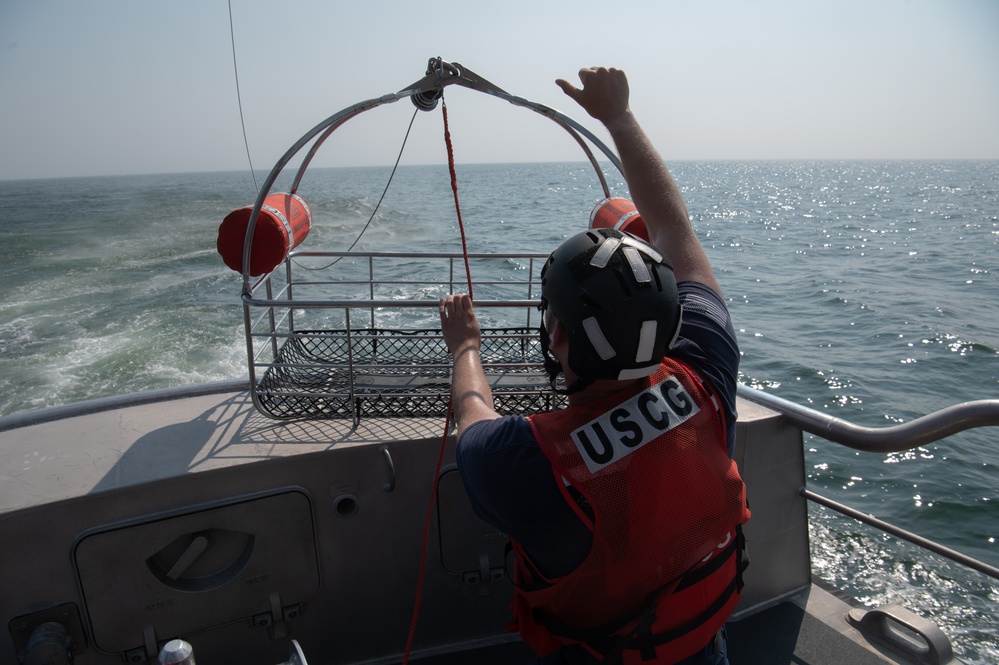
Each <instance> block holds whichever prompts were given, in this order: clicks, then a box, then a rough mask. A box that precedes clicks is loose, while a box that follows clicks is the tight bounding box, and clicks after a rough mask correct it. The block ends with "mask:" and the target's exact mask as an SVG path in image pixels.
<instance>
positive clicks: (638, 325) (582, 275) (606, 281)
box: [541, 229, 680, 393]
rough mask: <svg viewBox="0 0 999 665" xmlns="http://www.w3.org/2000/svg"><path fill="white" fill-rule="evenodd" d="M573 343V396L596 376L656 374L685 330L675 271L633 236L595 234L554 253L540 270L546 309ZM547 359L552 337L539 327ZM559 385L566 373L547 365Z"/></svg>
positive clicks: (573, 240)
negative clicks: (577, 379) (577, 381)
mask: <svg viewBox="0 0 999 665" xmlns="http://www.w3.org/2000/svg"><path fill="white" fill-rule="evenodd" d="M548 308H550V309H551V311H552V314H553V315H554V316H555V318H556V319H558V320H559V322H560V323H561V324H562V326H563V328H564V329H565V332H566V335H567V337H568V340H569V366H570V367H572V370H573V372H574V373H575V374H576V375H578V376H579V377H580V379H581V380H582V381H581V384H580V385H578V386H572V387H570V388H569V391H568V392H570V393H571V392H575V391H576V390H579V389H581V388H583V387H585V386H586V385H588V384H589V383H591V382H593V381H595V380H597V379H618V380H624V379H637V378H640V377H643V376H648V375H649V374H652V373H653V372H655V371H656V369H657V368H658V367H659V363H660V362H662V359H663V358H664V357H665V356H666V353H667V351H669V349H670V347H671V346H672V345H673V342H674V341H675V340H676V335H677V332H678V331H679V329H680V300H679V297H678V295H677V289H676V278H675V277H674V276H673V267H672V266H671V265H670V264H669V262H668V261H667V260H666V258H665V257H663V256H662V254H660V253H659V252H658V251H657V250H656V249H655V248H653V247H652V246H650V245H649V244H647V243H645V242H644V241H642V240H640V239H639V238H637V237H636V236H633V235H631V234H630V233H623V232H621V231H618V230H615V229H590V230H588V231H585V232H583V233H579V234H577V235H574V236H572V237H571V238H569V239H568V240H566V241H565V242H564V243H562V244H561V245H560V246H559V247H558V249H556V250H555V251H554V252H552V254H551V256H549V257H548V261H547V262H545V265H544V267H543V268H542V269H541V309H542V310H545V309H548ZM541 327H542V330H541V343H542V348H543V349H544V351H545V354H546V356H547V353H548V351H547V347H548V332H547V331H546V330H545V329H544V322H543V321H542V324H541ZM546 366H548V369H549V374H551V375H552V377H551V378H552V384H553V386H554V383H555V380H554V379H555V376H554V375H556V374H557V373H558V371H560V370H561V368H560V367H558V363H557V362H551V361H550V362H547V363H546Z"/></svg>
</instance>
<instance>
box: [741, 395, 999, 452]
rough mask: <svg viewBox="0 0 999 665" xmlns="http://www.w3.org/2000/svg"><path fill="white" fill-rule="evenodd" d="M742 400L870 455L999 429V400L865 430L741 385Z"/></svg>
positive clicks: (954, 408)
mask: <svg viewBox="0 0 999 665" xmlns="http://www.w3.org/2000/svg"><path fill="white" fill-rule="evenodd" d="M738 394H739V396H740V397H742V398H744V399H747V400H749V401H750V402H755V403H756V404H760V405H762V406H765V407H768V408H770V409H773V410H774V411H777V412H778V413H780V414H781V415H783V416H784V418H785V420H787V422H788V423H790V424H791V425H794V426H795V427H798V428H800V429H801V430H803V431H805V432H808V433H809V434H815V435H816V436H821V437H822V438H823V439H827V440H829V441H832V442H834V443H839V444H841V445H844V446H846V447H847V448H852V449H854V450H861V451H863V452H868V453H898V452H902V451H905V450H912V449H913V448H918V447H919V446H922V445H924V444H927V443H932V442H934V441H938V440H940V439H943V438H946V437H948V436H951V435H952V434H957V433H958V432H963V431H965V430H968V429H974V428H976V427H999V399H983V400H976V401H973V402H964V403H962V404H956V405H954V406H949V407H947V408H945V409H941V410H939V411H935V412H933V413H931V414H929V415H926V416H922V417H921V418H916V419H915V420H913V421H911V422H907V423H902V424H901V425H893V426H890V427H865V426H863V425H857V424H855V423H851V422H849V421H847V420H843V419H842V418H836V417H834V416H830V415H828V414H825V413H822V412H821V411H816V410H815V409H809V408H808V407H804V406H801V405H800V404H795V403H794V402H791V401H789V400H786V399H783V398H781V397H777V396H775V395H770V394H768V393H765V392H762V391H760V390H756V389H754V388H750V387H749V386H745V385H740V386H739V388H738Z"/></svg>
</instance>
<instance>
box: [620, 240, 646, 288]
mask: <svg viewBox="0 0 999 665" xmlns="http://www.w3.org/2000/svg"><path fill="white" fill-rule="evenodd" d="M624 258H626V259H627V260H628V265H630V266H631V272H632V273H633V274H634V275H635V281H636V282H638V283H639V284H648V283H649V282H651V281H652V274H651V273H650V272H649V269H648V268H647V267H646V266H645V261H644V260H643V259H642V255H641V254H639V253H638V250H637V249H635V248H634V247H625V248H624Z"/></svg>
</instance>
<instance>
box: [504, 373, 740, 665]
mask: <svg viewBox="0 0 999 665" xmlns="http://www.w3.org/2000/svg"><path fill="white" fill-rule="evenodd" d="M528 420H529V422H530V424H531V427H532V429H533V431H534V435H535V438H536V439H537V441H538V444H539V445H540V446H541V449H542V451H543V452H544V454H545V456H546V457H547V458H548V460H549V461H550V462H551V464H552V468H553V470H554V473H555V476H556V479H557V481H558V484H559V487H560V488H561V489H562V493H563V496H564V497H565V499H566V501H567V503H568V504H569V505H570V506H571V507H572V508H573V510H574V511H575V512H576V514H577V515H578V516H579V518H580V519H581V520H583V522H584V523H585V524H586V525H587V526H588V527H589V528H590V530H591V532H592V534H593V544H592V546H591V548H590V552H589V554H588V555H587V557H586V559H585V560H584V561H583V563H581V564H580V565H579V566H578V567H577V568H576V569H575V570H574V571H572V572H571V573H569V574H568V575H566V576H564V577H561V578H558V579H554V580H549V579H545V578H544V576H542V575H541V574H540V573H539V571H538V570H537V568H536V567H535V566H534V565H533V563H532V562H531V559H530V557H529V555H528V554H527V553H526V552H525V551H524V549H523V547H521V546H520V544H519V543H517V542H516V541H514V542H513V543H512V545H513V551H514V553H515V558H514V582H515V592H514V598H513V603H512V609H513V613H514V624H513V626H514V627H516V629H517V630H519V631H520V633H521V636H522V637H523V639H524V641H525V642H527V643H528V644H529V645H530V646H531V647H532V648H533V649H534V650H535V651H536V652H537V653H538V654H540V655H541V656H546V655H548V654H549V653H552V652H553V651H555V650H557V649H559V648H560V647H562V646H566V645H569V644H581V645H582V646H583V647H585V648H586V649H587V650H588V651H590V652H591V653H592V654H593V655H594V656H596V657H597V658H599V659H608V660H613V659H614V658H615V657H617V656H620V657H621V662H623V663H625V664H626V665H627V664H631V663H641V662H648V661H654V662H661V663H673V662H676V661H679V660H682V659H683V658H686V657H688V656H691V655H693V654H694V653H696V652H697V651H698V650H700V649H702V648H704V647H705V645H707V644H708V643H709V642H710V641H711V639H712V637H713V636H714V635H715V633H717V632H718V630H719V629H720V628H721V627H722V625H724V623H725V621H726V620H727V619H728V617H729V615H731V613H732V611H733V610H734V609H735V606H736V604H737V603H738V601H739V591H740V589H741V569H742V566H741V561H742V556H741V554H742V552H741V549H742V548H741V545H742V538H741V529H739V528H738V527H739V525H741V524H742V523H744V522H745V521H746V520H747V519H749V509H748V508H747V506H746V490H745V485H744V484H743V482H742V479H741V478H740V477H739V472H738V470H737V468H736V465H735V462H733V461H732V459H731V458H730V457H729V456H728V453H727V450H726V438H725V421H724V418H723V417H722V414H721V411H720V406H719V405H718V399H717V397H715V396H714V395H713V394H712V393H711V392H710V389H709V388H708V387H707V386H706V385H705V384H703V383H702V382H701V380H700V378H699V377H698V375H697V374H696V373H695V372H694V370H693V369H691V368H690V367H688V366H687V365H686V364H684V363H682V362H680V361H677V360H672V359H669V358H667V359H666V360H664V361H663V363H662V365H661V366H660V368H659V370H658V371H657V372H656V373H655V374H653V375H652V376H651V377H648V378H647V379H644V380H643V381H641V382H640V383H639V384H638V385H637V386H635V387H634V388H629V389H627V390H626V391H622V392H621V393H617V394H615V395H611V396H609V397H607V398H603V399H600V400H594V401H593V402H586V403H583V404H579V405H576V406H573V407H570V408H568V409H565V410H563V411H558V412H552V413H544V414H538V415H535V416H532V417H530V418H529V419H528ZM569 486H571V487H573V488H575V490H576V491H577V492H579V493H580V494H581V495H582V496H583V497H584V498H585V500H586V501H588V502H589V505H590V507H591V508H592V515H593V518H592V519H591V517H590V516H589V515H588V514H587V511H586V510H584V509H583V508H582V507H580V505H579V502H577V501H576V500H575V499H574V498H573V497H572V494H571V492H570V489H569Z"/></svg>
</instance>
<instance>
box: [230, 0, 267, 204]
mask: <svg viewBox="0 0 999 665" xmlns="http://www.w3.org/2000/svg"><path fill="white" fill-rule="evenodd" d="M229 41H230V42H231V43H232V73H233V76H234V77H235V78H236V102H237V103H238V104H239V124H240V126H241V127H242V128H243V145H244V146H245V147H246V161H247V162H249V164H250V177H251V178H253V189H255V190H256V191H257V193H259V192H260V187H259V186H258V185H257V174H256V172H254V170H253V159H252V158H251V157H250V141H249V140H248V139H247V138H246V121H245V120H243V99H242V97H241V95H240V94H239V69H238V68H237V67H236V31H235V30H233V27H232V0H229Z"/></svg>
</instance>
